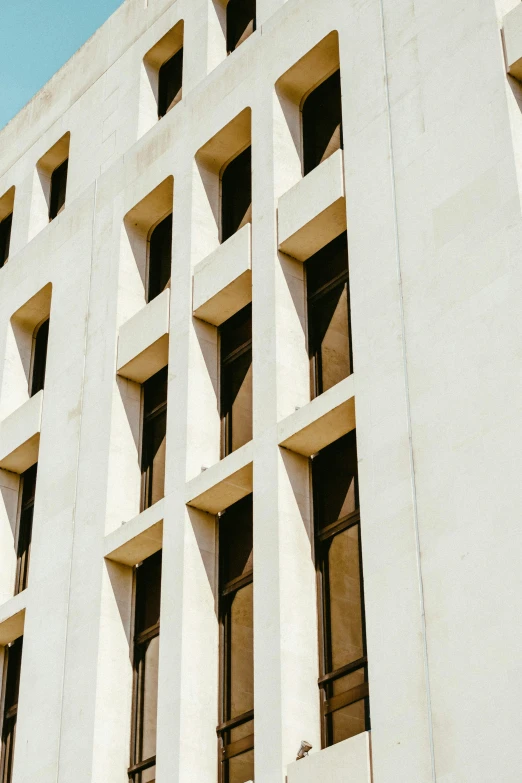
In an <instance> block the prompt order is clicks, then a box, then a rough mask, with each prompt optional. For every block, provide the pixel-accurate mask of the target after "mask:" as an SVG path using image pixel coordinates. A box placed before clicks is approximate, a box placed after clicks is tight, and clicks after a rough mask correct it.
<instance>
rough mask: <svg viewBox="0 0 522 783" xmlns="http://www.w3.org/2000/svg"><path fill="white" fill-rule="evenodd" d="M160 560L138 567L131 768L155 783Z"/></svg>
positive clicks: (142, 782) (137, 779)
mask: <svg viewBox="0 0 522 783" xmlns="http://www.w3.org/2000/svg"><path fill="white" fill-rule="evenodd" d="M161 560H162V553H161V551H159V552H156V553H155V554H154V555H151V557H148V558H147V559H146V560H144V561H143V562H142V563H141V564H140V565H138V566H136V569H135V585H136V588H135V604H134V616H135V621H134V644H133V647H134V649H133V666H134V687H133V705H132V732H131V763H130V767H129V771H128V775H129V779H130V780H131V781H133V783H154V781H155V779H156V727H157V711H158V662H159V639H160V598H161Z"/></svg>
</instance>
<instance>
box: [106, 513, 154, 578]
mask: <svg viewBox="0 0 522 783" xmlns="http://www.w3.org/2000/svg"><path fill="white" fill-rule="evenodd" d="M163 515H164V501H163V498H162V499H161V500H158V502H157V503H154V505H153V506H151V507H150V508H146V509H145V511H142V512H141V514H138V516H137V517H134V518H133V519H131V520H129V522H125V523H124V524H123V525H122V526H121V527H119V528H117V529H116V530H113V532H112V533H109V535H108V536H106V537H105V547H104V550H105V551H104V557H106V558H107V559H108V560H114V561H115V562H116V563H123V565H127V566H135V565H137V564H138V563H141V561H142V560H145V558H147V557H150V556H151V555H153V554H154V553H155V552H157V551H158V550H159V549H161V547H162V544H163Z"/></svg>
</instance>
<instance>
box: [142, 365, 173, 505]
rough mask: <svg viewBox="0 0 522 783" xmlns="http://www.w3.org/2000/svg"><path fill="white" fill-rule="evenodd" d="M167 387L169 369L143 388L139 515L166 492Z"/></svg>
mask: <svg viewBox="0 0 522 783" xmlns="http://www.w3.org/2000/svg"><path fill="white" fill-rule="evenodd" d="M167 386H168V367H163V369H161V370H160V371H159V372H157V373H156V374H155V375H153V376H152V377H151V378H149V380H148V381H145V383H144V384H143V430H142V451H141V476H142V485H141V509H142V511H143V510H144V509H146V508H149V507H150V506H152V505H153V504H154V503H156V502H157V501H158V500H160V499H161V498H162V497H163V496H164V492H165V450H166V435H167Z"/></svg>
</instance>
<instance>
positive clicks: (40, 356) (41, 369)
mask: <svg viewBox="0 0 522 783" xmlns="http://www.w3.org/2000/svg"><path fill="white" fill-rule="evenodd" d="M33 339H34V347H33V373H32V378H31V397H32V396H33V395H34V394H36V393H37V392H39V391H40V390H41V389H43V387H44V381H45V368H46V365H47V343H48V340H49V319H47V320H46V321H44V322H43V323H41V324H40V326H38V327H37V328H36V330H35V333H34V337H33Z"/></svg>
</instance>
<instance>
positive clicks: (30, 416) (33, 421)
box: [0, 390, 44, 473]
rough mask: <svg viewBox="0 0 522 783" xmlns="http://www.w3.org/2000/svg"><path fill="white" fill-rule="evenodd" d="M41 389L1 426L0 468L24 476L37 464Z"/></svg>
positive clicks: (40, 418)
mask: <svg viewBox="0 0 522 783" xmlns="http://www.w3.org/2000/svg"><path fill="white" fill-rule="evenodd" d="M43 394H44V393H43V390H42V391H39V392H38V393H37V394H35V395H34V396H33V397H30V398H29V399H28V400H27V401H26V402H24V404H23V405H21V406H20V407H19V408H18V409H17V410H15V411H14V412H13V413H11V415H10V416H8V417H7V419H4V421H3V422H2V423H1V424H0V468H3V469H4V470H10V471H12V472H13V473H23V472H24V471H25V470H27V469H28V468H30V467H31V465H34V463H35V462H37V461H38V449H39V446H40V428H41V424H42V406H43Z"/></svg>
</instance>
